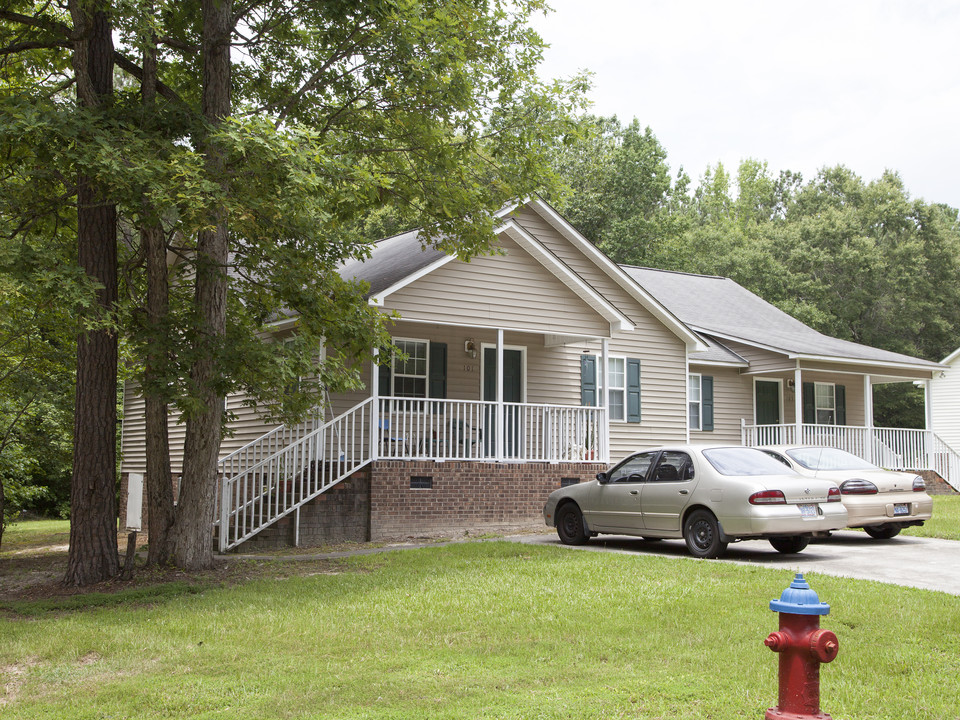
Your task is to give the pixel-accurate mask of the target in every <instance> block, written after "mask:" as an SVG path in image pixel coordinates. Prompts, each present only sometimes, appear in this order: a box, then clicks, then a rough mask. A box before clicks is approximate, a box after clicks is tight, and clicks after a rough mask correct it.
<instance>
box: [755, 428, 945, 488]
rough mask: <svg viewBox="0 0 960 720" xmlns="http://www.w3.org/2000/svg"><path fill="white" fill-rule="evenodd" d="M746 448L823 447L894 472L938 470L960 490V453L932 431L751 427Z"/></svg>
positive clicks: (941, 475)
mask: <svg viewBox="0 0 960 720" xmlns="http://www.w3.org/2000/svg"><path fill="white" fill-rule="evenodd" d="M740 431H741V440H742V442H743V444H744V445H749V446H756V445H823V446H827V447H835V448H839V449H841V450H846V451H847V452H849V453H853V454H854V455H857V456H858V457H861V458H863V459H864V460H866V461H868V462H872V463H874V464H875V465H879V466H880V467H884V468H888V469H890V470H934V471H936V472H937V473H938V474H939V475H940V477H942V478H943V479H944V480H946V481H947V482H948V483H950V485H951V486H953V487H954V488H955V489H958V490H960V454H958V453H957V452H956V451H955V450H953V448H951V447H950V446H949V445H947V444H946V443H945V442H943V440H941V439H940V437H939V436H938V435H937V434H936V433H934V432H933V431H932V430H913V429H908V428H866V427H855V426H851V425H810V424H803V425H801V426H800V428H799V432H798V429H797V426H796V425H748V424H747V423H746V422H742V423H741V428H740Z"/></svg>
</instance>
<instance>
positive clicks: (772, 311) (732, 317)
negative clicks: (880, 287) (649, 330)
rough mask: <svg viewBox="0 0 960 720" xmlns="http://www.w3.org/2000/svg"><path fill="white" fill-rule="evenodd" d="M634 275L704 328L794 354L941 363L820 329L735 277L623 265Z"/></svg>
mask: <svg viewBox="0 0 960 720" xmlns="http://www.w3.org/2000/svg"><path fill="white" fill-rule="evenodd" d="M623 269H624V270H625V271H626V273H627V274H628V275H630V277H632V278H633V279H634V280H636V281H637V282H638V283H639V284H640V285H641V286H642V287H643V288H644V289H645V290H646V291H647V292H649V293H650V294H651V295H653V296H654V297H655V298H656V299H657V300H658V301H659V302H661V303H663V304H664V305H665V306H666V307H667V309H669V310H670V311H671V312H672V313H673V314H674V315H676V316H677V317H679V318H680V320H681V321H683V322H684V323H685V324H686V325H688V326H689V327H691V328H693V329H694V330H696V331H698V332H700V333H706V334H708V335H717V336H720V337H721V338H729V339H735V340H740V341H743V342H744V343H746V344H749V345H759V346H763V347H767V348H771V349H773V350H776V351H779V352H783V353H784V354H788V355H815V356H822V357H826V358H837V359H853V360H863V361H864V362H865V363H894V364H897V365H908V366H912V367H922V368H930V369H933V368H936V367H938V365H937V363H933V362H928V361H926V360H920V359H919V358H914V357H910V356H909V355H901V354H900V353H894V352H889V351H887V350H879V349H877V348H873V347H869V346H867V345H860V344H858V343H854V342H849V341H847V340H838V339H837V338H833V337H830V336H828V335H824V334H823V333H819V332H817V331H816V330H814V329H813V328H811V327H808V326H807V325H804V324H803V323H802V322H800V321H799V320H797V319H796V318H793V317H791V316H790V315H788V314H787V313H785V312H783V311H782V310H779V309H778V308H776V307H774V306H773V305H771V304H770V303H768V302H767V301H765V300H763V299H762V298H760V297H759V296H757V295H754V294H753V293H752V292H750V291H749V290H747V289H746V288H745V287H742V286H741V285H738V284H737V283H736V282H734V281H733V280H731V279H729V278H723V277H716V276H712V275H693V274H690V273H680V272H672V271H667V270H653V269H650V268H639V267H631V266H623Z"/></svg>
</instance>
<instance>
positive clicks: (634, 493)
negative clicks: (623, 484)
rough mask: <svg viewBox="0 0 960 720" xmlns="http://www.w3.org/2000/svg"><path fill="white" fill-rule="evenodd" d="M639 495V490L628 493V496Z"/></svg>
mask: <svg viewBox="0 0 960 720" xmlns="http://www.w3.org/2000/svg"><path fill="white" fill-rule="evenodd" d="M639 493H640V491H639V490H631V491H630V494H631V495H637V494H639Z"/></svg>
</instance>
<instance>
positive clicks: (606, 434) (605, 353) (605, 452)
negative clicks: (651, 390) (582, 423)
mask: <svg viewBox="0 0 960 720" xmlns="http://www.w3.org/2000/svg"><path fill="white" fill-rule="evenodd" d="M600 361H601V362H602V363H603V366H602V367H603V372H602V374H601V375H600V377H601V378H602V380H603V407H604V408H605V409H606V422H604V423H603V425H601V427H600V433H601V436H602V437H601V442H602V446H601V448H600V450H601V452H598V453H597V454H596V455H594V458H595V459H597V460H602V461H603V462H608V461H609V459H610V458H609V453H610V340H608V339H607V338H603V339H602V340H601V341H600ZM624 372H626V368H624ZM623 401H624V403H626V401H627V399H626V397H624V399H623ZM624 412H626V406H624ZM594 449H595V450H596V448H594Z"/></svg>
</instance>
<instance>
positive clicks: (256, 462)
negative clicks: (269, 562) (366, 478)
mask: <svg viewBox="0 0 960 720" xmlns="http://www.w3.org/2000/svg"><path fill="white" fill-rule="evenodd" d="M372 409H373V400H372V399H371V398H367V399H366V400H364V401H363V402H361V403H358V404H357V405H355V406H354V407H352V408H350V409H349V410H347V411H346V412H345V413H343V414H342V415H339V416H337V417H335V418H333V419H332V420H330V421H328V422H325V423H322V424H320V425H319V426H317V421H312V420H308V421H306V422H304V423H300V424H298V425H293V426H288V425H281V426H280V427H278V428H275V429H274V430H271V431H270V432H268V433H266V434H265V435H263V436H261V437H259V438H257V439H256V440H254V441H253V442H250V443H248V444H247V445H244V446H243V447H242V448H239V449H238V450H235V451H234V452H232V453H230V454H229V455H227V456H225V457H224V458H222V459H221V460H220V462H219V463H218V466H217V478H218V483H219V488H218V492H217V499H216V512H215V516H214V523H213V524H214V532H215V536H216V542H217V547H218V548H219V550H220V552H226V551H228V550H231V549H233V548H235V547H237V546H238V545H240V544H241V543H243V542H245V541H247V540H249V539H250V538H252V537H253V536H254V535H256V534H257V533H259V532H260V531H262V530H264V529H265V528H267V527H269V526H271V525H273V524H274V523H275V522H277V521H278V520H280V518H283V517H286V516H287V515H290V514H291V513H295V514H296V515H297V518H299V509H300V508H301V507H302V506H303V505H305V504H306V503H308V502H310V501H311V500H313V499H314V498H316V497H317V496H319V495H321V494H322V493H325V492H327V491H328V490H330V489H331V488H333V487H335V486H336V485H337V484H338V483H340V482H342V481H343V480H344V479H346V478H348V477H349V476H350V475H352V474H353V473H355V472H356V471H358V470H360V469H361V468H363V467H364V466H366V465H367V464H369V463H370V462H371V460H372V459H373V455H372V450H373V443H372V439H371V437H370V425H371V422H370V418H371V415H370V413H371V411H372Z"/></svg>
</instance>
